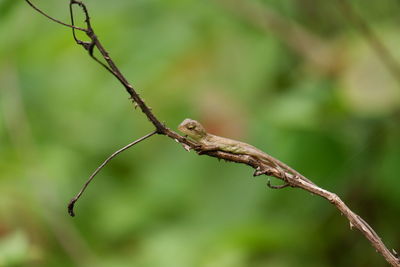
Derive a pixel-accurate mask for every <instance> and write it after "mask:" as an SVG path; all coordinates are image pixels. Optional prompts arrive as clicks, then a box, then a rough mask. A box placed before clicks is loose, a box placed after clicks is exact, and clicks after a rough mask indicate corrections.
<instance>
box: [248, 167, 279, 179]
mask: <svg viewBox="0 0 400 267" xmlns="http://www.w3.org/2000/svg"><path fill="white" fill-rule="evenodd" d="M273 170H274V169H273V168H270V167H265V168H260V167H258V168H257V169H256V170H255V171H254V173H253V176H254V177H256V176H260V175H263V174H265V175H267V176H273V175H274V171H273Z"/></svg>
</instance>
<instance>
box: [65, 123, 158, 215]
mask: <svg viewBox="0 0 400 267" xmlns="http://www.w3.org/2000/svg"><path fill="white" fill-rule="evenodd" d="M156 133H157V131H154V132H151V133H149V134H147V135H145V136H143V137H141V138H139V139H137V140H135V141H133V142H132V143H129V144H128V145H126V146H124V147H123V148H121V149H118V150H117V151H115V152H114V153H112V154H111V155H110V156H109V157H108V158H107V159H106V160H105V161H104V162H103V163H102V164H101V165H100V166H99V167H97V169H96V170H95V171H94V172H93V174H92V175H90V177H89V179H88V180H87V181H86V183H85V184H84V185H83V187H82V189H81V190H80V191H79V193H78V194H77V195H76V196H75V197H74V198H73V199H71V201H70V202H69V204H68V213H69V215H71V216H72V217H74V216H75V213H74V205H75V203H76V202H77V201H78V199H79V198H80V197H81V196H82V194H83V192H85V190H86V188H87V187H88V185H89V184H90V183H91V182H92V180H93V178H94V177H95V176H96V175H97V174H98V173H99V172H100V171H101V169H103V167H104V166H106V165H107V163H108V162H109V161H110V160H112V159H113V158H115V157H116V156H117V155H118V154H120V153H121V152H123V151H125V150H127V149H128V148H130V147H132V146H134V145H136V144H138V143H140V142H141V141H143V140H146V139H147V138H149V137H151V136H153V135H155V134H156Z"/></svg>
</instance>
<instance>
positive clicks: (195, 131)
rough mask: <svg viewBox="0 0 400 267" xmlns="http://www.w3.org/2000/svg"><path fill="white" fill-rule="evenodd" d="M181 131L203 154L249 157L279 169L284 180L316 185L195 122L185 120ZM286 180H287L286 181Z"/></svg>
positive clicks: (251, 149)
mask: <svg viewBox="0 0 400 267" xmlns="http://www.w3.org/2000/svg"><path fill="white" fill-rule="evenodd" d="M178 129H179V131H181V132H182V133H184V134H186V135H187V136H189V137H190V138H191V139H193V140H194V141H195V142H196V143H197V144H198V145H199V150H200V151H201V152H206V151H223V152H228V153H232V154H237V155H248V156H251V157H252V158H254V159H255V160H257V161H259V162H261V163H263V164H265V165H267V166H268V167H269V168H273V169H277V170H278V172H279V173H281V176H282V178H287V177H288V175H287V174H290V175H291V177H289V178H295V177H296V178H300V179H303V180H305V181H307V182H309V183H311V184H314V183H313V182H311V181H310V180H308V179H307V178H305V177H304V176H303V175H301V174H300V173H299V172H297V171H295V170H294V169H292V168H290V167H289V166H287V165H286V164H285V163H283V162H281V161H279V160H277V159H276V158H274V157H272V156H270V155H268V154H267V153H265V152H263V151H261V150H259V149H258V148H256V147H254V146H252V145H249V144H247V143H244V142H240V141H236V140H233V139H229V138H225V137H221V136H217V135H213V134H210V133H207V131H206V130H205V129H204V127H203V126H202V125H201V124H200V123H199V122H198V121H195V120H192V119H185V120H184V121H183V122H182V123H181V124H180V125H179V126H178ZM266 173H268V170H262V169H260V170H257V171H256V172H255V175H256V176H258V175H261V174H266ZM285 180H286V179H285Z"/></svg>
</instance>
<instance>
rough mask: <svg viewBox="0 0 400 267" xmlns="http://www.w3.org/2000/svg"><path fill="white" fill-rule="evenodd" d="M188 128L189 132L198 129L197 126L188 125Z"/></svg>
mask: <svg viewBox="0 0 400 267" xmlns="http://www.w3.org/2000/svg"><path fill="white" fill-rule="evenodd" d="M187 128H188V129H189V130H193V129H194V128H196V126H195V125H188V126H187Z"/></svg>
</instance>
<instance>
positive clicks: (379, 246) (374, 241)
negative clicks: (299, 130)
mask: <svg viewBox="0 0 400 267" xmlns="http://www.w3.org/2000/svg"><path fill="white" fill-rule="evenodd" d="M25 1H26V2H27V3H28V4H29V5H31V6H32V7H33V8H34V9H35V10H37V11H38V12H40V13H41V14H43V15H45V16H46V17H47V18H49V19H51V20H53V21H55V22H57V23H60V24H62V25H64V26H68V27H70V28H72V30H73V36H74V39H75V41H76V42H77V44H78V45H81V46H82V47H83V48H84V49H85V50H86V51H88V53H89V55H90V56H91V57H92V58H93V59H94V60H96V61H97V62H98V63H100V64H101V65H102V66H103V67H104V68H106V69H107V70H108V71H109V72H110V73H111V74H113V75H114V76H115V77H116V78H117V79H118V80H119V81H120V82H121V84H122V85H123V86H124V88H125V89H126V91H127V92H128V94H129V95H130V97H131V99H132V100H133V101H134V102H135V104H137V105H138V106H139V108H140V109H141V111H142V112H143V113H144V114H145V115H146V117H147V118H148V119H149V121H150V122H151V123H152V124H153V125H154V127H155V131H154V132H152V133H150V134H148V135H146V136H144V137H142V138H140V139H138V140H136V141H135V142H133V143H131V144H129V145H127V146H125V147H124V148H122V149H120V150H118V151H116V152H115V153H113V154H112V155H111V156H110V157H109V158H108V159H107V160H106V161H105V162H104V163H103V164H102V165H101V166H100V167H99V168H98V169H97V170H96V171H95V172H94V173H93V174H92V176H91V177H90V178H89V180H88V181H87V182H86V184H85V185H84V187H83V188H82V190H81V191H80V192H79V193H78V195H77V196H76V197H75V198H74V199H72V200H71V202H70V204H69V211H70V214H71V215H73V212H72V208H73V205H74V203H75V202H76V200H77V199H78V198H79V197H80V196H81V194H82V193H83V191H84V190H85V189H86V187H87V185H88V184H89V183H90V181H91V180H92V179H93V177H94V176H95V175H96V174H97V173H98V171H99V170H100V169H101V168H102V167H103V166H104V165H105V164H107V162H108V161H110V160H111V159H112V158H113V157H115V156H116V155H117V154H119V153H120V152H122V151H124V150H126V149H128V148H129V147H131V146H133V145H135V144H137V143H139V142H140V141H142V140H144V139H147V138H149V137H150V136H152V135H154V134H156V133H157V134H161V135H166V136H168V137H169V138H172V139H173V140H175V141H177V142H178V143H180V144H181V145H183V146H184V148H186V149H193V150H196V151H197V153H199V154H205V155H208V156H211V157H215V158H218V159H224V160H227V161H231V162H236V163H243V164H246V165H248V166H251V167H253V168H254V169H255V170H256V172H255V175H260V174H267V175H269V176H274V177H276V178H278V179H281V180H283V181H284V182H286V183H287V184H288V185H289V186H291V187H298V188H301V189H304V190H306V191H308V192H311V193H313V194H315V195H318V196H321V197H323V198H325V199H327V200H328V201H329V202H331V203H332V204H333V205H335V206H336V207H337V209H338V210H339V211H340V212H341V213H342V214H344V215H345V216H346V217H347V219H348V220H349V222H350V225H351V227H355V228H357V229H358V230H360V232H361V233H362V234H363V235H364V236H365V237H366V238H367V239H368V240H369V241H370V243H371V245H372V246H373V247H374V248H375V249H376V250H377V251H378V252H379V253H380V254H381V255H382V256H383V257H384V258H385V260H386V261H387V262H388V263H390V264H391V265H392V266H396V267H399V266H400V261H399V259H398V258H397V256H396V255H395V254H392V253H391V252H390V251H389V250H388V249H387V247H386V246H385V244H384V243H383V242H382V241H381V239H380V237H379V236H378V235H377V234H376V232H375V231H374V230H373V229H372V228H371V227H370V226H369V225H368V224H367V223H366V222H365V221H364V220H363V219H362V218H361V217H360V216H358V215H357V214H355V213H354V212H353V211H351V210H350V208H349V207H347V205H346V204H345V203H344V202H343V201H342V200H341V199H340V198H339V197H338V196H337V195H336V194H334V193H332V192H329V191H327V190H325V189H322V188H321V187H319V186H317V185H315V184H314V183H312V182H311V181H309V180H308V179H307V178H305V177H303V176H299V175H293V174H291V173H286V172H282V171H281V170H278V169H276V168H271V167H270V166H266V165H265V163H262V162H260V161H258V160H257V159H255V158H253V157H251V156H249V155H238V154H232V153H227V152H222V151H202V150H201V147H199V146H196V144H195V143H194V142H192V141H190V140H188V139H187V138H185V137H183V136H181V135H179V134H177V133H176V132H174V131H172V130H171V129H169V128H167V127H166V126H165V125H164V124H163V123H161V122H160V121H159V120H158V119H157V117H156V116H155V115H154V114H153V112H152V111H151V109H150V108H149V107H148V106H147V105H146V104H145V102H144V101H143V100H142V99H141V98H140V96H139V94H138V93H137V92H136V90H135V89H134V88H133V86H132V85H131V84H130V83H129V82H128V81H127V80H126V78H125V77H124V76H123V75H122V73H121V72H120V70H119V69H118V68H117V66H116V65H115V63H114V62H113V60H112V59H111V57H110V56H109V54H108V52H107V51H106V50H105V48H104V47H103V46H102V44H101V43H100V41H99V39H98V38H97V36H96V34H95V32H94V30H93V28H92V26H91V24H90V17H89V13H88V10H87V8H86V5H85V4H84V3H83V2H80V1H76V0H70V4H69V5H70V12H71V21H72V22H71V25H68V24H66V23H63V22H61V21H59V20H56V19H54V18H52V17H50V16H49V15H47V14H45V13H44V12H43V11H41V10H40V9H38V8H37V7H36V6H34V5H33V4H32V3H31V2H30V1H29V0H25ZM74 5H77V6H79V7H80V8H81V9H82V11H83V12H84V15H85V24H86V28H78V27H76V26H75V25H74V13H73V6H74ZM75 30H80V31H83V32H85V33H86V35H87V36H88V37H89V38H90V42H84V41H82V40H79V39H78V38H77V37H76V35H75ZM95 48H97V49H98V50H99V52H100V53H101V55H102V57H103V59H104V60H105V62H106V63H103V62H101V61H100V60H99V59H98V58H96V57H95V56H94V55H93V50H94V49H95ZM263 170H264V171H263ZM295 173H297V172H295ZM272 187H275V188H277V189H279V188H280V187H282V186H278V187H277V186H272ZM284 187H286V186H284ZM282 188H283V187H282Z"/></svg>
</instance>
